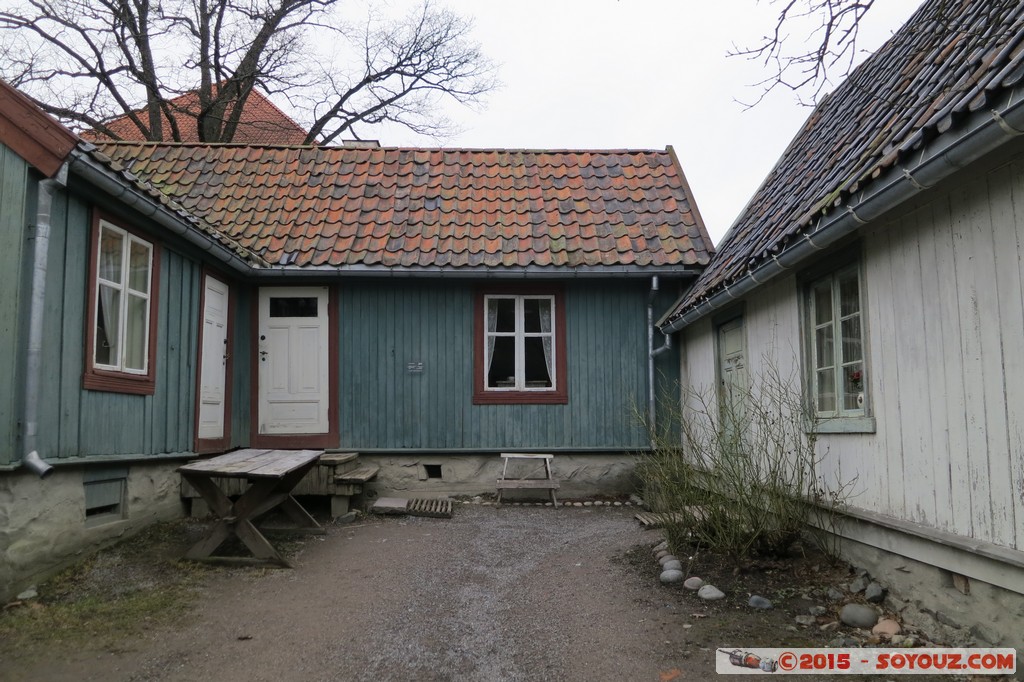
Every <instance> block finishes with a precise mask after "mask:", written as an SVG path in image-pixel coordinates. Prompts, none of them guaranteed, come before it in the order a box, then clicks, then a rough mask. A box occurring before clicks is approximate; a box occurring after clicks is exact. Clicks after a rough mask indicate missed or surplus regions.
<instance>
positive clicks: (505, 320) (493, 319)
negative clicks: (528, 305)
mask: <svg viewBox="0 0 1024 682" xmlns="http://www.w3.org/2000/svg"><path fill="white" fill-rule="evenodd" d="M515 330H516V301H515V299H514V298H489V299H487V331H489V332H514V331H515Z"/></svg>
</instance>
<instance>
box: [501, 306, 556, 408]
mask: <svg viewBox="0 0 1024 682" xmlns="http://www.w3.org/2000/svg"><path fill="white" fill-rule="evenodd" d="M484 309H485V319H486V327H485V329H484V367H485V372H484V375H485V377H486V386H485V388H486V390H488V391H551V390H554V389H555V388H556V382H557V378H556V372H555V362H556V357H555V354H556V353H557V348H556V347H555V343H554V338H555V333H554V321H555V297H554V296H485V297H484Z"/></svg>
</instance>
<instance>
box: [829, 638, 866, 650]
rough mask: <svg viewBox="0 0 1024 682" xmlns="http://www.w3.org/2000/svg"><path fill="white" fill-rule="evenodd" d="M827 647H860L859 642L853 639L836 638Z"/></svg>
mask: <svg viewBox="0 0 1024 682" xmlns="http://www.w3.org/2000/svg"><path fill="white" fill-rule="evenodd" d="M828 645H829V646H830V647H832V648H833V649H855V648H857V647H859V646H860V642H858V641H857V640H855V639H854V638H853V637H836V638H835V639H833V640H832V641H831V642H829V643H828Z"/></svg>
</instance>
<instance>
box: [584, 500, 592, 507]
mask: <svg viewBox="0 0 1024 682" xmlns="http://www.w3.org/2000/svg"><path fill="white" fill-rule="evenodd" d="M583 506H584V507H593V506H594V503H593V502H591V501H590V500H587V501H586V502H584V503H583Z"/></svg>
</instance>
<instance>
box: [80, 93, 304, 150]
mask: <svg viewBox="0 0 1024 682" xmlns="http://www.w3.org/2000/svg"><path fill="white" fill-rule="evenodd" d="M171 106H172V107H173V108H174V109H176V110H178V111H179V112H180V113H178V114H177V115H176V116H175V121H176V122H177V124H178V132H179V134H180V136H181V141H182V142H199V130H198V127H197V124H196V115H197V114H198V112H199V97H198V95H197V94H196V93H194V92H189V93H186V94H184V95H181V96H179V97H176V98H174V99H173V100H171ZM140 118H141V119H142V120H143V121H144V122H145V121H147V119H146V116H145V115H144V114H140ZM107 127H108V128H110V130H111V132H113V133H114V134H115V135H116V136H117V139H121V140H144V139H145V137H144V136H143V134H142V131H141V130H139V127H138V126H137V125H136V124H135V122H134V121H132V119H131V118H130V117H129V116H127V115H125V116H121V117H120V118H116V119H114V120H113V121H110V122H109V123H107ZM163 131H164V139H168V140H169V139H171V127H170V122H169V121H168V119H167V117H166V116H164V122H163ZM81 135H82V139H84V140H90V141H92V142H98V141H103V140H109V139H111V138H109V137H107V136H106V135H104V134H102V133H99V132H96V131H92V130H88V131H83V132H82V134H81ZM305 140H306V131H305V130H303V128H302V126H300V125H299V124H298V123H296V122H295V121H293V120H292V119H291V118H290V117H289V116H288V115H287V114H286V113H284V112H283V111H281V110H280V109H278V108H277V106H276V105H274V103H273V102H271V101H270V100H269V99H267V98H266V97H265V96H263V95H262V94H260V92H259V91H257V90H253V91H252V93H251V94H250V95H249V97H248V98H247V99H246V100H245V108H244V109H243V110H242V117H241V118H240V119H239V121H238V127H237V128H236V130H235V138H234V141H235V142H236V143H239V144H280V145H294V144H303V142H305Z"/></svg>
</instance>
